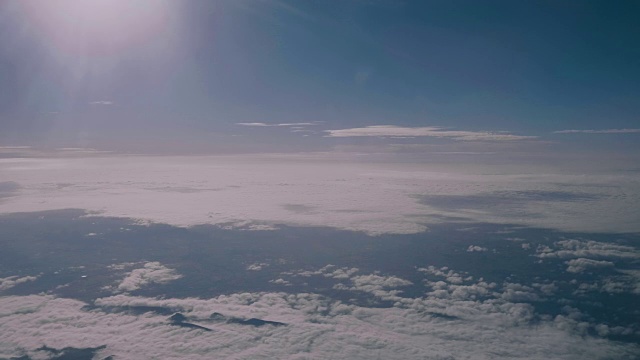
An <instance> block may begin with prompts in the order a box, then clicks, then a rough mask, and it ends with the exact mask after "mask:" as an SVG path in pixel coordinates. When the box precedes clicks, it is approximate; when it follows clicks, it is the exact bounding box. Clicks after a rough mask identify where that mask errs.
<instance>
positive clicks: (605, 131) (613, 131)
mask: <svg viewBox="0 0 640 360" xmlns="http://www.w3.org/2000/svg"><path fill="white" fill-rule="evenodd" d="M553 133H554V134H635V133H640V129H602V130H558V131H554V132H553Z"/></svg>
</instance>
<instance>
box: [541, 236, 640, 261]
mask: <svg viewBox="0 0 640 360" xmlns="http://www.w3.org/2000/svg"><path fill="white" fill-rule="evenodd" d="M536 256H538V257H540V258H560V259H571V258H590V257H591V258H608V259H640V251H638V250H637V249H636V248H634V247H631V246H626V245H619V244H615V243H605V242H599V241H593V240H577V239H569V240H561V241H557V242H555V243H554V248H550V247H548V246H539V247H538V249H537V254H536Z"/></svg>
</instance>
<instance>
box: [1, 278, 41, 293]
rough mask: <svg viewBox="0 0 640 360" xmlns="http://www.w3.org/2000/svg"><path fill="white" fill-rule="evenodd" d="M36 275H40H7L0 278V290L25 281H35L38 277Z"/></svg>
mask: <svg viewBox="0 0 640 360" xmlns="http://www.w3.org/2000/svg"><path fill="white" fill-rule="evenodd" d="M38 277H40V276H39V275H37V276H23V277H19V276H9V277H6V278H0V291H2V290H7V289H10V288H12V287H14V286H16V285H19V284H22V283H26V282H29V281H35V280H37V279H38Z"/></svg>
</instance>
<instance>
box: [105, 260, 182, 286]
mask: <svg viewBox="0 0 640 360" xmlns="http://www.w3.org/2000/svg"><path fill="white" fill-rule="evenodd" d="M181 277H182V275H180V274H178V273H177V272H176V271H175V270H174V269H170V268H168V267H166V266H164V265H162V264H160V263H159V262H157V261H153V262H148V263H146V264H144V266H143V267H142V268H139V269H134V270H132V271H131V272H130V273H129V274H128V275H127V276H126V277H125V278H124V279H123V280H122V282H120V284H119V285H118V288H117V289H118V290H119V291H133V290H137V289H140V288H141V287H145V286H149V285H151V284H166V283H168V282H171V281H173V280H177V279H180V278H181Z"/></svg>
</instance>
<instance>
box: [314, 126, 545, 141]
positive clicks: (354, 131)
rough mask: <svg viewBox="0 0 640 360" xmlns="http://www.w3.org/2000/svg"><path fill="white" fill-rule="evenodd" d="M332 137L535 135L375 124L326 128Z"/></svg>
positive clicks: (492, 137) (465, 138)
mask: <svg viewBox="0 0 640 360" xmlns="http://www.w3.org/2000/svg"><path fill="white" fill-rule="evenodd" d="M326 132H327V133H328V135H327V136H330V137H363V136H374V137H424V136H427V137H437V138H449V139H453V140H462V141H516V140H531V139H535V138H536V137H535V136H521V135H512V134H508V133H504V132H487V131H457V130H445V129H444V128H442V127H437V126H428V127H401V126H394V125H374V126H366V127H362V128H351V129H340V130H326Z"/></svg>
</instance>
